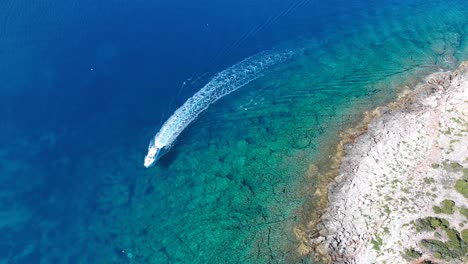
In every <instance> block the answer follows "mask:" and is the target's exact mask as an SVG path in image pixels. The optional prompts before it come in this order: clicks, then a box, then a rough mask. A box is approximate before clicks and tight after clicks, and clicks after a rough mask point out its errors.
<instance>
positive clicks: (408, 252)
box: [402, 248, 422, 261]
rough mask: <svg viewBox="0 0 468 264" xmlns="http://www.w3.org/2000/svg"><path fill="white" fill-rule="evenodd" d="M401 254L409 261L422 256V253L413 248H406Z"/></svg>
mask: <svg viewBox="0 0 468 264" xmlns="http://www.w3.org/2000/svg"><path fill="white" fill-rule="evenodd" d="M402 255H403V258H404V259H406V260H408V261H411V260H414V259H418V258H420V257H421V256H422V253H421V252H419V251H416V250H415V249H414V248H410V249H408V248H406V249H405V251H404V252H403V254H402Z"/></svg>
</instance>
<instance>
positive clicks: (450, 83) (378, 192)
mask: <svg viewBox="0 0 468 264" xmlns="http://www.w3.org/2000/svg"><path fill="white" fill-rule="evenodd" d="M378 111H379V112H380V115H379V116H378V117H377V118H375V119H374V120H373V121H372V122H371V123H370V124H369V126H368V131H367V132H366V133H365V134H363V135H361V136H359V137H358V138H357V139H356V140H355V142H353V143H352V144H349V145H347V146H346V149H345V156H344V158H343V160H342V163H341V166H340V169H339V175H338V177H336V179H335V180H334V181H333V182H332V183H331V184H330V187H329V196H328V199H329V200H328V207H327V209H326V211H325V213H324V214H323V216H322V217H321V219H320V223H319V224H318V228H319V234H318V235H315V236H314V235H311V237H312V238H311V242H312V244H314V245H315V246H316V247H317V249H318V251H319V252H321V253H322V254H323V255H324V258H325V259H328V261H332V262H333V263H407V262H412V261H416V262H414V263H467V261H468V240H467V239H468V210H467V206H468V200H467V198H468V197H467V168H468V63H466V62H465V63H462V64H461V65H460V66H459V68H458V69H457V70H455V71H453V72H437V73H434V74H431V75H430V76H428V77H427V78H426V80H425V81H424V82H423V83H421V84H419V85H417V86H416V88H415V89H414V90H412V91H411V92H407V93H404V94H402V95H401V96H400V97H399V98H398V100H397V101H396V102H394V103H392V104H390V105H388V106H386V107H381V108H379V109H378Z"/></svg>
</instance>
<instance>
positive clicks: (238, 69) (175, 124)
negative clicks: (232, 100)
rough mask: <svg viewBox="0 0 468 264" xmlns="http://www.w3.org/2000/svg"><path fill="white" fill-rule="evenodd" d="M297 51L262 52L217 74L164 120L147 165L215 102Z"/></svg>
mask: <svg viewBox="0 0 468 264" xmlns="http://www.w3.org/2000/svg"><path fill="white" fill-rule="evenodd" d="M293 54H294V53H293V52H292V51H289V50H288V51H284V50H283V51H280V52H278V51H276V52H275V51H267V52H262V53H260V54H257V55H254V56H251V57H248V58H246V59H244V60H242V61H241V62H239V63H237V64H235V65H233V66H231V67H229V68H227V69H226V70H224V71H222V72H219V73H218V74H216V75H215V76H214V77H213V79H211V81H210V82H208V83H207V84H206V85H205V86H204V87H203V88H201V89H200V91H198V92H197V93H196V94H195V95H193V96H192V97H190V98H189V99H188V100H187V101H186V102H185V103H184V104H183V105H182V106H181V107H179V109H177V110H176V111H175V112H174V114H173V115H172V116H171V117H170V118H169V119H168V120H167V121H166V122H165V123H164V124H163V126H162V127H161V129H160V130H159V132H158V133H157V134H156V135H155V136H154V139H153V140H151V142H150V144H149V147H148V154H147V155H146V157H145V163H144V165H145V167H147V168H148V167H150V166H151V165H153V164H154V163H155V162H156V161H157V160H158V158H159V157H160V156H161V155H162V154H164V153H165V152H167V151H168V150H169V148H170V147H171V146H172V144H173V143H174V141H175V140H176V138H177V137H178V136H179V135H180V133H182V131H183V130H184V129H185V128H186V127H187V126H188V125H189V124H190V123H191V122H192V121H193V120H195V119H196V118H197V117H198V115H200V113H201V112H203V110H205V109H207V108H208V107H209V106H210V105H211V104H212V103H214V102H216V101H217V100H218V99H220V98H221V97H223V96H225V95H227V94H229V93H232V92H234V91H235V90H237V89H239V88H240V87H242V86H244V85H246V84H248V83H250V82H251V81H253V80H255V79H257V78H258V77H260V76H261V74H262V73H263V72H264V71H265V70H267V69H269V68H270V67H271V66H273V65H275V64H278V63H281V62H283V61H285V60H287V59H289V58H291V57H292V55H293Z"/></svg>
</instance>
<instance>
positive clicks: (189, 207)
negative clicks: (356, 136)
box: [100, 4, 468, 263]
mask: <svg viewBox="0 0 468 264" xmlns="http://www.w3.org/2000/svg"><path fill="white" fill-rule="evenodd" d="M367 15H368V17H365V18H362V19H361V21H363V23H362V24H360V25H359V27H357V28H356V30H354V31H352V32H347V34H346V35H344V36H343V35H342V34H337V35H336V36H330V37H329V38H328V39H327V40H322V41H317V42H314V40H308V41H306V42H305V43H304V42H301V44H297V49H300V48H304V47H305V50H304V51H303V53H301V54H300V55H299V56H297V57H296V58H295V59H294V60H293V61H292V62H289V63H286V64H283V65H281V66H278V67H277V68H276V69H274V70H273V71H272V72H270V73H269V74H267V75H266V76H265V77H263V78H261V79H259V80H258V81H256V82H255V83H253V84H251V85H248V87H245V88H243V89H242V90H240V91H238V92H236V93H235V94H233V95H232V96H230V97H229V98H226V99H223V100H222V101H221V102H219V103H217V104H216V105H213V106H212V107H211V108H210V109H209V110H208V111H207V112H206V113H205V114H204V115H203V116H202V117H200V119H199V120H197V121H196V122H195V123H194V124H193V125H191V126H190V127H189V128H188V129H187V131H185V132H184V133H183V134H182V135H181V137H180V138H179V140H178V141H177V143H176V146H175V147H174V148H173V149H172V150H171V152H170V153H169V154H168V155H167V156H166V157H165V158H164V159H163V160H161V162H160V164H159V165H158V166H156V167H155V168H152V169H150V170H146V171H142V172H141V175H140V176H138V178H137V183H136V184H135V190H134V194H133V196H132V203H131V205H130V206H128V207H127V206H126V207H123V206H122V204H125V203H127V202H128V200H127V197H128V192H129V191H128V188H127V184H126V183H125V181H124V182H123V183H122V182H120V181H119V180H118V177H117V178H115V179H113V180H111V181H110V182H109V186H108V187H109V189H108V190H107V191H108V193H103V196H102V198H103V199H105V201H106V205H105V207H107V206H109V204H112V205H113V206H115V208H114V210H112V211H111V212H110V216H111V217H109V218H107V219H106V220H105V221H103V223H102V226H100V228H101V229H104V227H106V228H109V227H111V230H112V231H110V235H111V236H112V235H114V236H115V237H116V239H115V241H116V245H118V246H119V247H122V248H125V249H128V250H131V251H132V253H134V254H135V256H136V257H135V260H136V259H141V260H143V261H148V262H154V263H158V262H169V263H179V262H192V263H193V262H195V263H213V262H216V263H272V262H278V263H284V262H294V263H297V262H310V261H311V260H310V258H309V257H307V256H306V257H299V254H298V248H299V243H298V240H297V238H296V236H295V233H294V230H293V229H294V227H295V226H299V227H301V226H304V221H306V220H307V218H308V215H310V214H313V213H314V212H313V211H312V212H310V211H304V209H305V208H310V207H306V205H307V204H308V203H310V202H311V199H313V195H312V194H313V190H314V187H315V183H316V178H314V177H317V175H309V174H308V169H309V165H310V164H312V163H317V162H318V161H319V160H321V158H322V159H323V157H321V156H318V155H319V154H320V153H328V152H326V151H327V149H326V144H322V143H326V142H328V141H329V140H330V138H336V135H337V134H336V133H337V132H338V131H339V130H340V129H342V128H344V127H346V126H349V125H350V124H352V123H353V122H354V121H356V120H358V119H359V118H360V117H361V116H360V115H359V113H361V112H362V111H364V110H369V109H371V108H373V107H375V106H378V105H381V104H383V103H385V102H388V101H389V100H391V99H392V98H394V97H395V95H396V92H397V91H398V90H399V89H401V88H403V86H405V85H409V86H410V87H411V85H414V84H416V83H417V82H418V81H419V80H420V79H421V78H422V77H424V76H425V75H427V74H428V73H430V72H434V71H437V70H441V69H449V68H452V67H454V66H456V65H457V63H458V60H459V59H463V58H466V55H467V51H468V50H467V48H466V40H467V39H466V36H465V34H464V32H465V30H467V29H468V28H467V27H466V15H467V13H466V9H462V8H460V7H456V6H445V5H443V4H434V5H427V6H425V7H420V10H418V12H414V6H407V7H404V6H403V7H402V6H397V7H395V9H388V10H383V11H381V13H379V12H376V13H375V14H367ZM132 157H134V161H135V162H141V161H140V160H141V154H140V153H136V152H135V154H134V156H132ZM127 162H128V160H125V161H124V162H123V163H124V164H127ZM121 170H123V171H121ZM309 172H310V171H309ZM119 173H123V174H125V165H122V168H121V169H119ZM114 199H122V201H121V202H120V203H115V202H112V200H114ZM312 202H313V201H312ZM124 214H125V215H126V216H125V217H122V215H124ZM161 215H164V217H160V216H161ZM107 231H109V230H107Z"/></svg>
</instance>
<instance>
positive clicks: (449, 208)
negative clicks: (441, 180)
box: [440, 200, 455, 214]
mask: <svg viewBox="0 0 468 264" xmlns="http://www.w3.org/2000/svg"><path fill="white" fill-rule="evenodd" d="M440 205H441V207H442V208H441V209H442V213H443V214H453V207H454V206H455V202H454V201H452V200H443V201H442V202H441V203H440Z"/></svg>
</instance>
